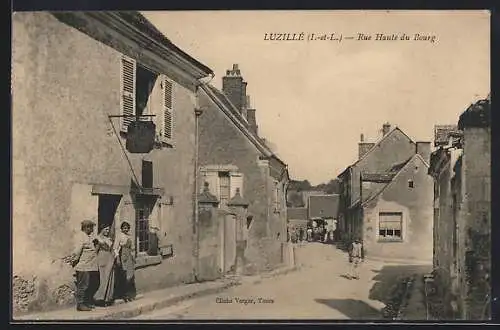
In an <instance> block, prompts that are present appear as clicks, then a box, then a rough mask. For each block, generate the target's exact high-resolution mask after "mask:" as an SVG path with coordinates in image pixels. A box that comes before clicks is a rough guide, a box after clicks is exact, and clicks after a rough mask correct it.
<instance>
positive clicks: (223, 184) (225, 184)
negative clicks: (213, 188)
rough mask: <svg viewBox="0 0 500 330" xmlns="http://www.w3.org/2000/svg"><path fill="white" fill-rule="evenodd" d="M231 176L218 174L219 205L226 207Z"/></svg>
mask: <svg viewBox="0 0 500 330" xmlns="http://www.w3.org/2000/svg"><path fill="white" fill-rule="evenodd" d="M230 178H231V176H230V175H229V172H219V192H220V196H219V199H220V205H221V206H227V203H228V202H229V200H230V199H231V180H230Z"/></svg>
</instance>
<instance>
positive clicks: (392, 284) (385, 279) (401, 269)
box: [369, 265, 432, 304]
mask: <svg viewBox="0 0 500 330" xmlns="http://www.w3.org/2000/svg"><path fill="white" fill-rule="evenodd" d="M431 271H432V266H431V265H390V266H384V267H382V269H380V270H379V271H376V270H373V272H374V273H376V275H375V276H374V277H373V278H372V280H373V281H375V284H373V286H372V287H371V289H370V293H369V298H370V299H371V300H378V301H380V302H382V303H384V304H388V303H389V302H390V301H391V299H392V298H393V293H394V291H395V290H397V286H398V284H399V283H401V280H403V279H404V278H405V277H412V276H413V275H419V274H426V273H429V272H431Z"/></svg>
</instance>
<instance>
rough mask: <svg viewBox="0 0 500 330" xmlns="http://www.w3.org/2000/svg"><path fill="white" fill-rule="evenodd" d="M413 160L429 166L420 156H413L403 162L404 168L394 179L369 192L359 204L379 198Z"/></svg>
mask: <svg viewBox="0 0 500 330" xmlns="http://www.w3.org/2000/svg"><path fill="white" fill-rule="evenodd" d="M415 158H420V160H421V161H422V162H423V163H424V165H425V166H427V167H429V164H428V163H427V162H426V161H425V159H423V158H422V156H420V155H419V154H414V155H413V156H412V157H411V158H410V159H408V160H407V161H406V162H404V166H402V167H401V168H400V169H399V170H398V172H397V173H396V175H394V177H393V178H392V180H391V181H390V182H388V183H387V184H383V186H382V187H380V189H377V190H376V191H375V190H373V191H370V192H369V194H367V197H366V199H365V196H363V201H362V202H361V205H364V204H366V203H368V202H369V201H371V200H372V199H374V198H375V197H377V196H379V195H380V194H381V193H382V192H384V191H385V190H386V189H387V187H389V186H390V185H391V184H392V183H393V182H395V181H397V179H398V176H399V174H400V173H401V172H403V170H404V169H405V168H406V166H408V164H409V163H410V162H411V161H412V160H413V159H415Z"/></svg>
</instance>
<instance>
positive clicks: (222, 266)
mask: <svg viewBox="0 0 500 330" xmlns="http://www.w3.org/2000/svg"><path fill="white" fill-rule="evenodd" d="M490 104H491V97H490V13H489V12H488V11H484V10H483V11H481V10H476V11H474V10H470V11H387V10H384V11H361V10H360V11H338V10H307V11H306V10H304V11H301V10H289V11H229V10H227V11H155V12H147V11H146V12H140V11H137V12H131V11H127V12H120V11H89V12H84V11H67V12H65V11H57V12H48V11H39V12H14V13H13V14H12V128H13V129H12V134H13V136H12V146H13V149H12V169H13V179H12V180H13V181H12V187H13V189H12V205H13V208H12V210H13V212H12V228H13V231H12V242H13V245H12V261H13V262H12V267H13V268H12V282H11V285H12V297H11V302H12V317H13V320H14V321H37V320H38V321H54V322H55V321H62V320H70V321H78V322H80V321H81V322H83V321H88V322H96V321H100V320H127V321H129V322H142V321H145V320H155V321H158V322H161V321H163V322H172V321H173V320H175V321H182V320H202V321H203V320H204V321H207V320H211V321H218V320H234V321H237V320H253V321H257V320H260V321H266V320H267V321H269V320H348V319H351V320H358V321H367V320H368V321H377V320H393V321H399V320H413V321H416V320H433V321H439V320H476V321H481V320H488V319H490V318H491V315H490V314H491V311H490V310H491V300H492V299H491V288H490V270H491V249H490V243H491V238H490V227H491V194H490V187H491V183H490V182H491V174H490V172H491V170H490V169H491V166H490V159H491V153H490V144H491V122H490Z"/></svg>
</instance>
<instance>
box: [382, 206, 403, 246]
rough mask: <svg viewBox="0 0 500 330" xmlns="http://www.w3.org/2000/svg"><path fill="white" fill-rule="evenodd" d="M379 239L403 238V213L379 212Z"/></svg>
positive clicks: (397, 239)
mask: <svg viewBox="0 0 500 330" xmlns="http://www.w3.org/2000/svg"><path fill="white" fill-rule="evenodd" d="M378 236H379V240H384V241H400V240H402V239H403V213H401V212H380V213H379V234H378Z"/></svg>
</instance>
